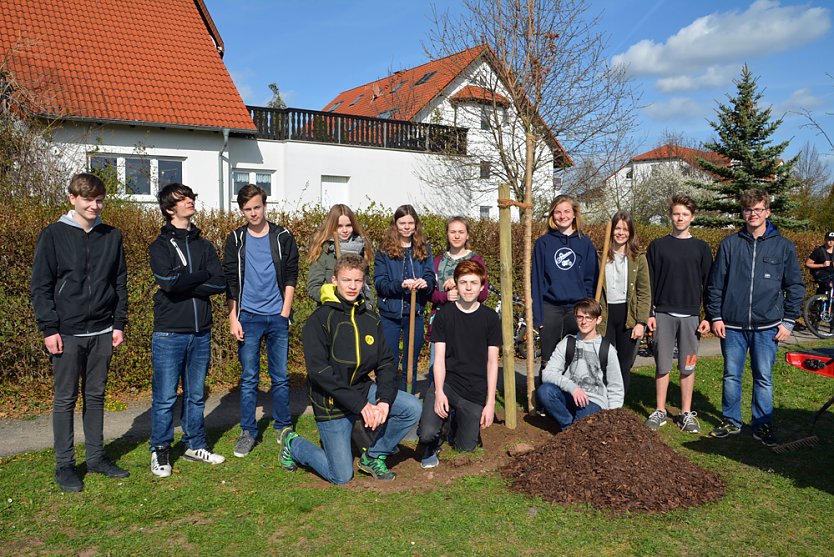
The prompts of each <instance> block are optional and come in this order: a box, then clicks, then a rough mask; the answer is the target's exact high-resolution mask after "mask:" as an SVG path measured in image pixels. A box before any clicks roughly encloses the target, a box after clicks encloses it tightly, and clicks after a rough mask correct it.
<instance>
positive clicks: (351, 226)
mask: <svg viewBox="0 0 834 557" xmlns="http://www.w3.org/2000/svg"><path fill="white" fill-rule="evenodd" d="M68 193H69V201H70V204H71V205H72V206H73V209H72V210H70V211H69V212H68V213H67V214H66V215H63V216H62V217H61V218H60V219H59V220H58V221H57V222H56V223H53V224H50V225H49V226H47V227H46V228H45V229H44V230H43V232H42V233H41V235H40V237H39V238H38V242H37V246H36V248H35V257H34V262H33V272H32V283H31V300H32V305H33V307H34V310H35V316H36V319H37V323H38V328H39V330H40V331H41V332H42V333H43V335H44V342H45V345H46V348H47V351H48V352H49V354H50V358H51V362H52V366H53V370H54V387H55V391H54V402H53V430H54V446H55V458H56V467H55V481H56V483H57V484H58V486H59V487H60V488H61V489H62V490H64V491H81V490H82V489H83V487H84V484H83V479H82V478H81V476H80V475H79V473H78V469H77V467H76V463H75V452H74V432H73V411H74V408H75V405H76V401H77V398H78V392H79V389H78V383H79V379H81V391H82V397H83V398H82V400H83V427H84V435H85V445H86V468H87V472H93V473H101V474H104V475H106V476H109V477H115V478H124V477H127V476H128V475H129V473H128V471H127V470H125V469H123V468H121V467H120V466H118V465H117V464H115V463H114V462H113V461H112V460H110V459H109V458H108V457H107V455H106V454H105V452H104V449H103V410H104V392H105V387H106V383H107V374H108V368H109V364H110V360H111V357H112V353H113V349H114V348H115V347H117V346H118V345H119V344H121V343H122V342H123V340H124V332H123V331H124V327H125V323H126V318H127V287H126V277H127V271H126V264H125V256H124V249H123V243H122V235H121V232H120V231H119V230H118V229H116V228H113V227H111V226H108V225H106V224H103V223H102V221H101V217H100V213H101V210H102V207H103V202H104V197H105V188H104V184H103V183H102V181H101V180H100V179H99V178H98V177H96V176H95V175H92V174H88V173H81V174H77V175H75V176H74V177H73V178H72V180H71V181H70V184H69V188H68ZM195 199H196V194H195V193H194V192H193V191H192V190H191V188H189V187H188V186H185V185H183V184H169V185H167V186H165V187H164V188H162V189H161V190H160V192H159V194H158V201H159V207H160V210H161V213H162V215H163V217H164V219H165V223H164V225H163V226H162V228H161V230H160V234H159V236H158V237H157V238H156V239H155V240H154V241H153V242H152V244H151V245H150V248H149V259H150V267H151V270H152V272H153V276H154V279H155V282H156V288H155V292H154V294H153V299H154V328H153V337H152V367H153V377H152V408H151V437H150V469H151V472H152V473H153V474H154V475H155V476H158V477H167V476H170V475H171V473H172V461H173V459H172V455H171V446H172V444H173V443H174V405H175V402H176V400H177V392H178V388H179V387H180V385H181V388H182V405H181V414H180V423H181V426H182V430H183V436H182V442H183V444H184V446H185V451H184V453H183V455H182V457H183V459H184V460H188V461H196V462H204V463H208V464H220V463H222V462H224V461H225V459H224V457H223V456H221V455H220V454H217V453H215V452H213V451H212V449H211V448H210V447H209V446H208V444H207V441H206V435H205V426H204V399H205V391H204V388H205V380H206V375H207V372H208V368H209V361H210V356H211V329H212V308H211V301H210V299H211V297H212V296H214V295H220V294H224V293H225V295H226V300H227V306H228V310H229V328H230V332H231V334H232V335H233V336H234V337H235V339H237V341H238V357H239V360H240V364H241V381H240V415H241V420H240V426H241V433H240V436H239V438H238V440H237V442H236V443H235V447H234V455H235V456H237V457H245V456H247V455H248V454H249V453H250V452H251V451H252V450H253V448H254V447H255V446H256V444H257V443H258V437H259V430H258V424H257V422H256V406H257V395H258V384H259V381H260V374H261V364H260V361H261V350H262V346H263V347H265V351H266V356H267V369H268V373H269V377H270V381H271V387H270V396H271V402H272V404H271V406H272V418H273V427H274V429H275V432H276V436H277V441H278V460H279V462H280V465H281V467H283V468H284V469H286V470H289V471H292V470H296V469H297V467H298V466H303V467H305V468H308V469H311V470H313V471H314V472H315V473H317V474H318V475H319V476H321V477H322V478H324V479H325V480H327V481H329V482H332V483H334V484H343V483H346V482H348V481H350V479H351V478H352V477H353V474H354V458H355V457H354V455H355V454H358V463H357V467H358V469H359V470H360V471H362V472H364V473H367V474H369V475H370V476H372V477H373V478H375V479H378V480H391V479H394V478H395V477H396V474H395V473H394V472H392V471H391V470H390V469H389V468H388V465H387V463H386V458H387V457H388V456H389V455H391V454H393V453H396V452H397V451H398V445H399V443H400V442H401V441H402V440H403V439H404V438H405V436H406V435H407V434H408V433H409V431H411V430H412V429H413V428H414V426H415V425H416V424H418V427H417V435H418V438H419V443H420V447H421V448H422V451H421V453H419V454H421V455H422V456H421V466H422V467H423V468H433V467H435V466H437V465H438V464H439V453H440V450H441V447H442V446H443V444H444V443H448V444H449V445H451V446H453V447H454V448H455V449H457V450H459V451H471V450H474V449H475V448H476V447H477V446H478V444H479V443H480V432H481V430H482V429H485V428H487V427H489V426H490V425H491V424H492V423H493V421H494V419H495V397H496V385H497V378H498V353H499V346H501V344H502V342H501V328H500V322H499V319H498V316H497V314H496V313H495V312H494V311H493V310H491V309H490V308H488V307H487V306H485V305H483V302H484V301H485V300H486V298H487V296H488V289H487V286H488V285H487V280H488V279H487V270H486V267H485V264H484V261H483V259H482V258H481V257H480V256H478V255H477V254H476V253H475V252H474V251H472V250H471V249H470V245H469V243H470V242H469V240H470V238H469V232H470V231H469V224H468V222H467V220H466V219H465V218H463V217H453V218H451V219H449V221H448V222H447V229H446V233H447V246H446V251H445V252H444V253H443V254H442V255H438V256H437V257H433V256H432V250H431V246H430V245H429V243H428V242H427V241H426V238H425V236H424V233H423V228H422V225H421V222H420V219H419V216H418V215H417V213H416V211H415V210H414V208H413V207H412V206H410V205H402V206H400V207H398V208H397V209H396V211H395V212H394V214H393V216H392V219H391V222H390V225H389V227H388V229H387V230H386V232H385V235H384V237H383V239H382V242H381V244H380V245H379V247H378V249H376V250H374V247H373V244H372V242H371V240H370V238H369V237H368V236H367V234H366V233H365V231H364V229H363V228H362V226H361V224H360V223H359V222H357V220H356V218H355V216H354V213H353V212H352V211H351V210H350V208H349V207H347V206H345V205H334V206H333V207H332V208H331V209H330V211H329V213H328V214H327V217H326V218H325V220H324V222H323V223H322V224H321V226H320V227H319V228H318V230H317V231H316V232H315V234H314V235H313V236H312V237H311V238H310V243H309V249H308V257H309V260H310V267H309V272H308V279H307V285H306V291H307V293H308V295H309V296H310V297H312V298H313V299H314V300H315V301H316V303H317V304H318V307H317V308H316V309H315V311H314V312H313V313H312V314H311V315H310V316H309V317H308V318H307V320H306V321H305V323H304V325H303V329H302V342H303V349H304V358H305V365H306V372H307V388H308V394H309V398H310V403H311V406H312V410H313V413H314V416H315V420H316V426H317V429H318V433H319V443H318V444H316V443H312V442H310V441H309V440H307V439H305V438H304V437H302V436H300V435H299V434H298V433H296V432H295V430H294V427H293V422H292V415H291V413H290V407H289V379H288V372H287V360H288V352H289V326H290V319H291V317H292V305H293V299H294V297H295V291H296V286H297V280H298V259H299V251H298V247H297V244H296V240H295V238H294V237H293V235H292V234H291V232H290V231H289V230H288V229H286V228H285V227H283V226H281V225H279V224H276V223H273V222H270V221H268V220H267V219H266V208H267V203H266V201H267V193H266V192H265V191H264V190H263V189H262V188H260V187H258V186H255V185H247V186H244V187H243V188H241V190H240V192H239V193H238V196H237V201H238V205H239V207H240V211H241V213H242V215H243V217H244V219H245V224H243V225H242V226H240V227H239V228H237V229H236V230H234V231H232V232H231V233H230V234H229V235H228V237H227V239H226V242H225V247H224V251H223V261H222V263H221V262H220V260H219V258H218V255H217V251H216V249H215V247H214V245H213V244H212V243H211V242H209V241H208V240H206V239H205V238H203V237H202V236H201V235H200V230H199V228H197V226H196V225H195V224H194V223H193V222H192V220H193V217H194V215H195V213H196V208H195ZM695 212H696V205H695V202H694V201H693V200H692V199H691V198H689V197H687V196H685V195H682V194H678V195H675V196H673V197H672V198H671V200H670V202H669V216H670V220H671V223H672V230H671V232H670V234H669V235H667V236H664V237H662V238H659V239H656V240H654V241H653V242H651V244H650V245H649V246H648V249H647V250H645V251H644V250H643V249H642V248H641V246H640V243H639V241H638V239H637V236H636V231H635V226H634V222H633V221H632V219H631V217H630V216H629V215H628V214H627V213H625V212H617V213H616V214H615V215H614V216H613V218H612V222H611V225H612V226H611V235H610V247H609V249H608V251H607V253H605V254H602V255H601V256H599V255H598V254H597V251H596V248H595V247H594V245H593V243H592V242H591V240H590V238H589V237H588V236H587V235H586V234H584V233H583V231H582V218H581V213H580V207H579V204H578V203H577V201H576V200H575V199H574V198H572V197H570V196H567V195H560V196H558V197H556V199H554V200H553V202H552V204H551V205H550V208H549V211H548V217H547V232H546V233H545V234H544V235H542V236H541V237H540V238H539V239H538V240H537V241H536V243H535V247H534V253H533V269H532V277H533V278H532V292H533V317H534V326H535V327H536V328H538V329H539V330H540V340H541V352H542V363H541V371H540V377H539V379H538V380H537V389H536V401H537V406H538V409H539V410H540V411H541V412H543V413H545V414H547V415H549V416H551V417H552V418H553V419H555V420H556V422H557V423H558V424H559V426H560V428H561V429H565V428H567V427H570V425H571V424H573V423H574V422H575V421H577V420H579V419H582V418H584V417H586V416H588V415H591V414H593V413H595V412H598V411H601V410H606V409H613V408H618V407H621V406H622V405H623V402H624V399H625V396H626V394H627V392H628V388H629V383H630V370H631V367H632V365H633V364H634V361H635V358H636V355H637V347H638V343H639V341H640V339H641V338H642V336H643V335H644V334H645V333H646V331H647V330H648V331H651V332H652V333H653V335H654V346H655V360H656V377H655V384H656V395H657V396H656V398H657V405H656V410H655V411H654V412H652V413H651V414H650V416H649V417H648V419H647V425H648V426H649V427H650V428H652V429H658V428H660V427H661V426H663V425H665V424H666V423H667V421H668V418H667V416H668V415H667V411H666V399H667V391H668V387H669V374H670V371H671V369H672V364H673V354H674V351H675V349H676V347H677V351H678V369H679V370H680V373H681V381H680V384H681V412H680V414H679V416H677V421H678V425H679V426H680V428H681V429H682V430H683V431H685V432H689V433H698V432H700V425H699V423H698V419H697V414H696V412H695V411H694V410H693V409H692V394H693V390H694V381H695V366H696V361H697V352H698V344H699V338H700V334H702V333H704V332H707V331H708V330H710V328H711V329H712V331H713V332H714V333H715V334H716V335H717V336H718V337H719V338H720V339H721V348H722V354H723V356H724V385H723V387H724V388H723V396H722V412H723V416H724V419H723V421H722V423H721V424H720V425H719V426H718V427H716V428H715V429H713V430H712V432H711V435H712V436H714V437H727V436H729V435H733V434H737V433H739V432H740V431H741V427H742V417H741V384H742V372H743V369H744V364H745V359H746V355H747V353H748V352H749V353H750V355H751V367H752V373H753V409H752V421H751V423H750V425H751V428H752V431H753V436H754V437H755V438H756V439H759V440H761V441H762V442H763V443H765V444H767V445H770V446H772V445H775V444H776V441H775V438H774V435H773V431H772V429H771V423H772V417H773V401H772V398H773V396H772V393H773V389H772V380H771V368H772V365H773V362H774V359H775V355H776V348H777V344H778V341H781V340H785V339H786V338H787V337H788V335H789V334H790V331H791V330H792V328H793V325H794V320H795V319H796V318H797V317H798V315H799V311H800V306H801V303H802V298H803V296H804V284H803V281H802V276H801V272H800V270H799V266H798V262H797V260H796V252H795V248H794V246H793V244H792V243H791V242H790V241H788V240H787V239H785V238H783V237H782V236H781V235H780V234H779V232H778V231H777V230H776V228H775V227H774V226H773V225H772V224H771V223H770V221H769V220H768V217H769V215H770V209H769V199H768V196H767V194H766V193H765V192H763V191H761V190H751V191H750V192H748V193H746V194H745V195H744V196H743V197H742V199H741V214H742V216H743V217H744V220H745V226H744V227H743V228H742V229H741V230H739V231H738V232H737V233H735V234H732V235H730V236H728V237H726V238H725V239H724V240H722V242H721V245H720V247H719V250H718V254H717V256H716V259H715V261H713V259H712V254H711V252H710V249H709V247H708V245H707V244H706V243H705V242H704V241H702V240H699V239H697V238H694V237H693V236H692V234H691V232H690V226H691V224H692V221H693V219H694V218H695ZM832 246H834V242H832ZM371 261H373V269H374V271H373V276H372V277H371V276H370V273H369V267H370V263H371ZM601 267H603V268H604V272H603V273H600V270H601ZM600 276H601V277H602V279H601V280H602V283H603V284H602V288H601V289H600V290H601V297H600V299H599V301H597V300H596V299H595V298H594V294H595V291H596V290H597V282H598V281H599V280H600ZM412 303H414V305H415V307H414V308H412V307H411V304H412ZM429 303H431V312H430V315H429V323H428V332H427V333H425V334H424V331H425V329H426V328H425V326H424V325H425V324H424V321H423V320H424V313H425V309H426V308H427V307H428V305H429ZM702 309H703V312H704V314H705V315H706V317H705V318H703V319H702V318H701V312H702ZM410 331H413V336H414V338H413V339H411V338H409V334H410ZM426 337H428V338H429V340H430V342H431V355H430V361H431V364H430V368H429V375H428V381H427V382H426V384H427V385H428V386H427V387H425V391H424V392H422V393H420V394H421V395H422V399H423V400H422V401H421V400H420V399H419V398H417V396H415V395H414V394H412V393H409V392H407V389H406V380H407V379H406V377H407V374H406V370H407V369H408V368H409V367H410V366H411V367H413V369H414V370H416V369H417V359H418V356H419V354H420V351H421V348H422V346H423V343H424V340H425V338H426ZM409 344H411V345H412V346H413V350H412V351H409V350H408V349H407V347H408V346H409ZM408 353H411V354H412V356H413V360H412V361H411V362H408V361H407V359H408V357H407V354H408ZM409 364H410V365H409Z"/></svg>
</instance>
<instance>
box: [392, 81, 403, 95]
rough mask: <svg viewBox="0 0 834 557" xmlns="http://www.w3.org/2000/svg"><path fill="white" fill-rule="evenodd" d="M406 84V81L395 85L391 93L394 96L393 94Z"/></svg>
mask: <svg viewBox="0 0 834 557" xmlns="http://www.w3.org/2000/svg"><path fill="white" fill-rule="evenodd" d="M404 83H405V81H400V82H399V83H397V84H396V85H394V87H393V88H392V89H391V91H390V93H392V94H393V93H396V92H397V90H398V89H399V88H400V87H402V86H403V84H404Z"/></svg>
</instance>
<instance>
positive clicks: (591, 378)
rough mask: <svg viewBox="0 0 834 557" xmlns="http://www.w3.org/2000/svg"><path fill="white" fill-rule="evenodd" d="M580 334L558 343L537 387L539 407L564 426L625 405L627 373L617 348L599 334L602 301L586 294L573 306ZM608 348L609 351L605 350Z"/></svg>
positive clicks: (560, 425) (563, 427) (567, 337)
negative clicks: (624, 390) (625, 374)
mask: <svg viewBox="0 0 834 557" xmlns="http://www.w3.org/2000/svg"><path fill="white" fill-rule="evenodd" d="M573 314H574V316H575V317H576V324H577V326H578V328H579V334H578V335H576V336H575V337H574V336H573V335H568V336H566V337H565V338H563V339H562V340H561V342H559V344H557V345H556V349H555V350H554V352H553V356H552V357H551V358H550V361H549V362H548V364H547V367H546V368H545V369H544V371H543V372H542V386H541V387H539V388H538V390H537V391H536V399H537V400H538V403H539V407H540V408H542V409H544V411H545V412H547V414H548V415H549V416H551V417H552V418H553V419H555V420H556V421H557V422H558V423H559V427H561V428H562V430H565V428H567V427H569V426H570V425H571V424H573V423H575V422H577V421H578V420H581V419H582V418H585V417H587V416H590V415H591V414H595V413H596V412H599V411H600V410H611V409H614V408H620V407H621V406H622V405H623V394H624V393H623V377H622V374H621V373H620V365H619V363H618V360H617V351H616V350H615V348H614V347H613V346H611V345H610V344H608V343H607V342H603V338H602V337H601V336H600V335H599V334H597V330H596V328H597V326H598V325H599V324H600V322H601V321H602V317H601V315H602V310H601V308H600V305H599V302H597V301H596V300H594V299H593V298H585V299H584V300H580V301H578V302H577V303H576V305H575V306H574V308H573ZM604 348H607V354H602V353H601V352H602V351H603V349H604Z"/></svg>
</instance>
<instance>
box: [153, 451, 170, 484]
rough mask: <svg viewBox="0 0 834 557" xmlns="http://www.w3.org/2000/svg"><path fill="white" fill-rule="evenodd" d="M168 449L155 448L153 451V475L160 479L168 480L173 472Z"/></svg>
mask: <svg viewBox="0 0 834 557" xmlns="http://www.w3.org/2000/svg"><path fill="white" fill-rule="evenodd" d="M170 452H171V450H170V448H168V447H154V448H153V451H151V473H152V474H153V475H154V476H158V477H160V478H167V477H168V476H170V475H171V472H172V471H173V470H172V468H171V455H170Z"/></svg>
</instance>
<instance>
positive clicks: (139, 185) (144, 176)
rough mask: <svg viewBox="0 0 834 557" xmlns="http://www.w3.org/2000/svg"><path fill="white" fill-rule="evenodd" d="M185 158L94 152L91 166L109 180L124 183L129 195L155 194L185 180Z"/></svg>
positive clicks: (92, 169)
mask: <svg viewBox="0 0 834 557" xmlns="http://www.w3.org/2000/svg"><path fill="white" fill-rule="evenodd" d="M182 165H183V160H182V159H162V158H158V157H150V156H137V155H130V156H123V155H91V156H90V162H89V168H90V171H91V172H93V173H94V174H96V175H98V176H100V177H101V178H102V179H103V180H104V181H105V182H107V181H112V182H114V183H118V184H121V185H123V186H124V193H125V194H127V195H138V196H152V195H155V194H156V192H157V191H159V189H160V188H162V187H163V186H166V185H168V184H173V183H182V181H183V168H182Z"/></svg>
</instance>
